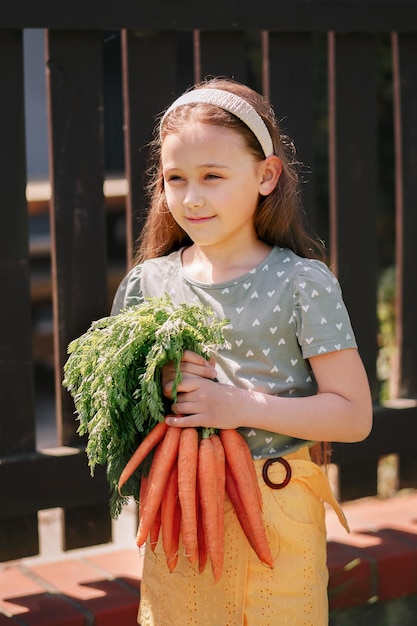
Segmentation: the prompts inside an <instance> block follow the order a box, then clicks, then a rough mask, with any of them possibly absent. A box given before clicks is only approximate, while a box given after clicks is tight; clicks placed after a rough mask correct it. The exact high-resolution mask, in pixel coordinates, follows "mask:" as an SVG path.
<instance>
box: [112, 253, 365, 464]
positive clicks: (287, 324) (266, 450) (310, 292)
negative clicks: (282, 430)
mask: <svg viewBox="0 0 417 626" xmlns="http://www.w3.org/2000/svg"><path fill="white" fill-rule="evenodd" d="M164 293H167V294H169V295H170V296H171V298H172V300H173V302H174V303H180V302H201V303H202V304H204V305H207V306H209V307H210V308H211V309H212V310H213V311H214V313H215V314H216V315H218V316H219V317H221V318H227V319H229V320H230V324H229V325H228V326H227V327H226V328H225V331H224V335H225V338H226V340H227V341H228V343H229V345H230V349H224V350H220V351H219V352H218V353H216V370H217V374H218V379H219V381H220V382H222V383H226V384H231V385H234V386H237V387H241V388H244V389H252V390H257V391H261V392H263V393H268V394H274V395H280V396H284V397H289V398H290V397H301V396H310V395H314V394H315V393H316V392H317V385H316V382H315V380H314V376H313V373H312V371H311V367H310V365H309V361H308V359H309V357H312V356H317V355H320V354H324V353H326V352H334V351H337V350H343V349H346V348H355V347H356V341H355V338H354V334H353V331H352V327H351V324H350V320H349V316H348V313H347V310H346V307H345V304H344V302H343V299H342V294H341V290H340V286H339V283H338V281H337V279H336V277H335V276H334V275H333V274H332V273H331V271H330V270H329V269H328V268H327V266H326V265H325V264H324V263H322V262H321V261H316V260H311V259H305V258H302V257H299V256H297V255H296V254H294V252H292V251H291V250H288V249H287V248H278V247H276V248H273V249H272V250H271V252H270V254H269V255H268V257H267V258H266V259H265V260H264V261H263V262H262V263H261V264H260V265H259V266H258V267H255V268H253V270H251V271H250V272H248V273H247V274H245V275H243V276H241V277H239V278H236V279H233V280H230V281H227V282H225V283H216V284H206V283H201V282H199V281H196V280H194V279H192V278H190V277H189V276H187V274H186V272H184V270H183V268H182V264H181V251H176V252H173V253H172V254H170V255H168V256H166V257H160V258H156V259H150V260H148V261H145V262H144V263H143V264H141V265H138V266H136V267H134V268H133V269H132V270H131V271H130V272H129V273H128V274H127V276H126V277H125V278H124V280H123V281H122V283H121V284H120V286H119V288H118V291H117V293H116V295H115V298H114V303H113V308H112V314H117V313H118V312H119V311H121V310H122V309H124V308H126V307H128V306H132V305H135V304H138V303H140V302H141V301H142V300H143V298H144V297H149V296H161V295H163V294H164ZM239 431H240V432H241V433H242V434H243V435H244V437H245V438H246V440H247V443H248V445H249V447H250V449H251V452H252V456H253V458H255V459H259V458H262V457H265V458H267V457H272V458H273V457H277V456H280V455H282V454H286V453H288V452H291V451H293V450H295V449H297V448H298V447H300V445H304V444H305V442H304V441H302V440H298V439H293V438H290V437H287V436H282V435H277V434H276V433H270V432H267V431H264V430H260V429H254V428H240V429H239Z"/></svg>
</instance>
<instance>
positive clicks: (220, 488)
mask: <svg viewBox="0 0 417 626" xmlns="http://www.w3.org/2000/svg"><path fill="white" fill-rule="evenodd" d="M211 442H212V444H213V447H214V452H215V455H216V478H217V533H218V541H219V544H220V545H221V546H222V547H223V546H224V496H225V485H226V476H225V454H224V448H223V444H222V442H221V439H220V437H219V435H216V434H214V435H212V436H211ZM222 555H224V550H222ZM222 568H223V560H222Z"/></svg>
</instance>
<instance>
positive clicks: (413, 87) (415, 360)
mask: <svg viewBox="0 0 417 626" xmlns="http://www.w3.org/2000/svg"><path fill="white" fill-rule="evenodd" d="M392 43H393V73H394V120H395V124H394V126H395V134H396V141H395V144H396V186H397V188H396V215H397V221H396V234H397V238H396V239H397V260H396V261H397V262H396V266H397V349H398V355H399V363H398V380H397V381H396V386H397V393H398V395H399V397H403V398H407V397H410V398H417V325H416V321H415V320H416V309H417V294H416V290H415V288H414V287H413V286H412V285H414V284H415V275H416V267H417V246H416V241H417V187H416V171H417V153H416V145H417V116H416V112H417V77H416V67H417V41H416V37H415V34H412V35H411V34H410V35H409V34H407V35H397V34H396V33H394V34H393V37H392Z"/></svg>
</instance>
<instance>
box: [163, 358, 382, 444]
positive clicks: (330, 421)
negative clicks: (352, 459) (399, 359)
mask: <svg viewBox="0 0 417 626" xmlns="http://www.w3.org/2000/svg"><path fill="white" fill-rule="evenodd" d="M195 356H196V355H195ZM187 358H189V356H188V357H186V359H187ZM310 363H311V367H312V369H313V372H314V375H315V377H316V380H317V384H318V394H317V395H314V396H308V397H303V398H282V397H279V396H273V395H268V394H264V393H261V392H257V391H252V390H251V391H249V390H245V389H240V388H237V387H232V386H230V385H222V384H220V383H216V382H214V381H213V380H210V378H211V376H208V377H204V376H203V375H202V374H201V373H203V374H208V372H209V370H208V369H207V370H206V369H204V368H206V367H208V368H209V367H210V365H208V366H207V365H204V364H203V363H201V362H196V360H195V359H193V360H192V362H190V361H187V366H186V367H184V368H183V380H182V382H181V384H180V386H179V388H178V391H179V393H178V398H177V402H176V403H175V404H173V405H172V410H173V412H174V413H179V414H183V415H184V417H177V418H169V423H170V424H171V425H174V426H211V427H213V428H238V427H240V426H248V427H254V428H261V429H264V430H268V431H272V432H278V433H282V434H285V435H289V436H291V437H299V438H302V439H307V440H314V441H345V442H354V441H361V440H362V439H365V438H366V437H367V435H368V434H369V432H370V430H371V426H372V401H371V395H370V390H369V385H368V380H367V376H366V373H365V369H364V367H363V364H362V361H361V359H360V357H359V354H358V351H357V350H356V349H353V348H352V349H347V350H341V351H340V352H332V353H327V354H324V355H320V356H316V357H313V358H311V359H310ZM169 389H170V383H169V381H168V379H167V382H166V386H165V390H166V393H167V395H169Z"/></svg>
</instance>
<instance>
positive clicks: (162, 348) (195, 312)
mask: <svg viewBox="0 0 417 626" xmlns="http://www.w3.org/2000/svg"><path fill="white" fill-rule="evenodd" d="M227 323H228V320H225V319H223V320H219V319H217V318H216V317H215V316H214V314H213V312H212V311H211V310H210V309H208V308H207V307H203V306H201V305H199V304H186V303H183V304H180V305H178V306H174V305H173V303H172V300H171V299H170V298H169V296H167V295H165V296H163V297H162V298H148V299H146V300H144V302H142V303H141V304H140V305H138V306H135V307H130V308H127V309H125V310H124V311H121V312H120V313H119V314H118V315H115V316H112V317H105V318H102V319H100V320H98V321H95V322H93V323H92V325H91V326H90V328H89V329H88V330H87V332H85V333H84V334H83V335H81V336H80V337H79V338H78V339H75V340H74V341H72V342H71V343H70V345H69V347H68V354H69V358H68V360H67V362H66V364H65V367H64V380H63V385H64V387H66V388H67V389H68V391H69V392H70V393H71V395H72V397H73V400H74V404H75V409H76V413H77V419H78V420H79V427H78V430H77V432H78V433H79V435H80V436H83V435H87V445H86V453H87V457H88V463H89V466H90V470H91V474H92V475H93V474H94V468H95V466H96V465H98V464H107V470H106V471H107V479H108V481H109V484H110V490H111V498H110V510H111V514H112V516H113V517H117V516H118V515H119V514H120V511H121V509H122V506H123V505H124V504H126V502H127V500H128V497H129V495H134V496H136V497H137V495H138V488H139V480H140V475H138V473H137V474H136V475H135V476H133V477H132V478H131V479H130V480H129V481H128V483H127V484H126V486H125V487H124V488H123V491H124V494H125V495H123V496H121V495H120V494H119V493H118V490H117V483H118V480H119V476H120V473H121V471H122V470H123V468H124V466H125V465H126V463H127V461H128V460H129V458H130V457H131V455H132V454H133V452H134V451H135V449H136V448H137V446H138V445H139V443H140V442H141V441H142V440H143V438H144V437H145V436H146V435H147V434H148V432H149V431H150V430H151V429H152V428H153V427H154V426H155V424H156V423H157V422H160V421H162V420H163V419H164V416H165V415H166V413H167V412H168V410H169V407H168V406H167V404H166V400H164V396H163V393H162V382H161V368H162V366H163V365H165V364H166V363H169V362H172V363H174V365H175V368H176V378H175V381H174V386H173V394H172V395H173V400H174V401H175V399H176V392H177V386H178V383H179V382H180V380H181V371H180V361H181V358H182V355H183V353H184V350H192V351H193V352H196V353H197V354H200V355H202V356H204V357H206V358H209V357H210V355H211V354H212V353H213V352H214V351H215V350H216V349H218V348H219V347H220V346H225V340H224V337H223V328H224V326H225V325H226V324H227ZM149 461H150V459H149V460H148V464H149ZM146 471H147V468H146V464H145V467H141V468H140V472H141V473H142V472H146Z"/></svg>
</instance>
